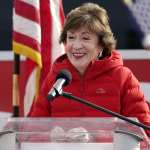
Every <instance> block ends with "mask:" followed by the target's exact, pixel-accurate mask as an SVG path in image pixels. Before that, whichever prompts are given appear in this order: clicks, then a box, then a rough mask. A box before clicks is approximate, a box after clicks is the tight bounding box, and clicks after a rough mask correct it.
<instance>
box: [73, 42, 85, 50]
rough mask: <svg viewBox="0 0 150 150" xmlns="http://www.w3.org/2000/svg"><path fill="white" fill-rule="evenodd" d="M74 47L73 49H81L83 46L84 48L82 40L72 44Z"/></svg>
mask: <svg viewBox="0 0 150 150" xmlns="http://www.w3.org/2000/svg"><path fill="white" fill-rule="evenodd" d="M72 46H73V49H76V50H78V49H81V48H82V47H83V46H82V42H81V40H80V39H75V40H74V41H73V43H72Z"/></svg>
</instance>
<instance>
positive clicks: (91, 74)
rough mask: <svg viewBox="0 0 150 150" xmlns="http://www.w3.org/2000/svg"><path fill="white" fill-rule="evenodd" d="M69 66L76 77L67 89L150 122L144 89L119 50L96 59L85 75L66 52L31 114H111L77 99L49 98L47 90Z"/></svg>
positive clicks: (90, 115) (66, 115) (55, 115)
mask: <svg viewBox="0 0 150 150" xmlns="http://www.w3.org/2000/svg"><path fill="white" fill-rule="evenodd" d="M64 68H65V69H68V70H69V71H70V72H71V74H72V81H71V83H70V84H69V85H67V86H66V87H64V88H63V90H64V91H65V92H69V93H72V94H73V95H75V96H78V97H80V98H83V99H86V100H88V101H90V102H92V103H94V104H97V105H99V106H102V107H105V108H107V109H109V110H111V111H114V112H117V113H119V114H122V115H124V116H127V117H137V118H138V119H139V121H140V122H142V123H144V124H147V125H150V111H149V107H148V105H147V103H146V102H145V99H144V94H143V92H142V91H141V90H140V87H139V82H138V80H137V79H136V77H135V76H134V75H133V73H132V72H131V71H130V69H128V68H127V67H125V66H123V61H122V58H121V56H120V54H119V53H118V52H117V51H113V52H112V55H111V56H110V57H108V58H104V59H103V60H96V61H95V62H92V63H91V64H90V65H89V66H88V68H87V70H86V72H85V73H84V75H83V76H80V75H79V74H78V72H77V70H76V69H75V68H74V67H73V66H72V65H71V63H70V62H69V60H68V59H67V56H66V55H63V56H61V57H59V58H58V59H57V60H56V62H55V63H54V65H53V68H52V70H51V71H50V72H49V74H48V76H47V78H46V79H45V81H44V84H43V86H42V88H41V92H40V94H39V96H38V98H37V99H36V101H35V103H34V105H33V107H32V109H31V111H30V114H29V116H31V117H108V116H110V115H108V114H106V113H104V112H101V111H98V110H95V109H93V108H90V107H88V106H85V105H84V104H81V103H79V102H76V101H74V100H70V99H67V98H64V97H62V96H59V97H57V98H55V99H54V100H53V101H51V102H50V101H48V100H47V94H48V92H49V90H50V89H51V87H52V85H53V84H54V83H55V78H56V75H57V74H58V72H59V71H60V70H61V69H64ZM149 135H150V134H149Z"/></svg>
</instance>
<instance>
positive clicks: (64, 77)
mask: <svg viewBox="0 0 150 150" xmlns="http://www.w3.org/2000/svg"><path fill="white" fill-rule="evenodd" d="M71 80H72V75H71V73H70V72H69V71H68V70H67V69H62V70H61V71H60V72H59V73H58V74H57V76H56V82H55V84H54V85H53V87H52V88H51V90H50V91H49V92H48V96H47V99H48V100H53V99H54V98H55V97H57V96H59V95H61V93H62V87H63V86H66V85H68V84H69V82H70V81H71Z"/></svg>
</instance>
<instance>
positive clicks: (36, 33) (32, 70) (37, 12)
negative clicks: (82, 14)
mask: <svg viewBox="0 0 150 150" xmlns="http://www.w3.org/2000/svg"><path fill="white" fill-rule="evenodd" d="M63 23H64V12H63V6H62V1H61V0H15V1H14V11H13V51H14V52H15V53H17V54H21V55H24V56H26V57H27V60H26V63H27V66H28V69H27V82H26V87H25V94H24V115H25V116H26V115H27V114H28V113H29V111H30V109H31V106H32V103H33V100H34V99H35V96H36V95H37V94H38V90H39V87H40V85H41V84H42V82H43V80H44V78H45V77H46V75H47V73H48V71H49V70H50V67H51V65H52V63H53V61H54V60H55V59H56V58H57V57H58V56H59V55H61V54H63V53H64V47H63V45H60V44H59V35H60V32H61V28H62V25H63ZM39 81H40V82H39Z"/></svg>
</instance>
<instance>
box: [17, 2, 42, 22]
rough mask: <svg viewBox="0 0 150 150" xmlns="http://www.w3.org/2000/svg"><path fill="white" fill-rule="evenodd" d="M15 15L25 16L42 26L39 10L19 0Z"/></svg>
mask: <svg viewBox="0 0 150 150" xmlns="http://www.w3.org/2000/svg"><path fill="white" fill-rule="evenodd" d="M15 13H16V14H17V15H19V16H23V17H25V18H28V19H30V20H32V21H34V22H37V23H38V24H40V13H39V10H38V9H37V8H36V7H34V6H32V5H29V4H27V3H25V2H23V1H19V0H18V1H17V2H16V6H15Z"/></svg>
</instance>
